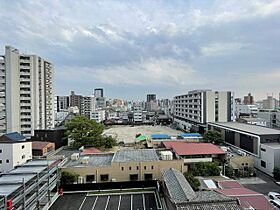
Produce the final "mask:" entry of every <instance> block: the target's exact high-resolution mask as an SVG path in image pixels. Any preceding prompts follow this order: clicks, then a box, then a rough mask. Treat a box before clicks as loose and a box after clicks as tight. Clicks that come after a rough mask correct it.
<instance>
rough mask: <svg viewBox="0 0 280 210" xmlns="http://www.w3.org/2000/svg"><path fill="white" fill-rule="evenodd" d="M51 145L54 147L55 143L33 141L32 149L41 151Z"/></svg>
mask: <svg viewBox="0 0 280 210" xmlns="http://www.w3.org/2000/svg"><path fill="white" fill-rule="evenodd" d="M49 144H53V145H54V143H52V142H48V141H32V149H35V150H41V149H43V148H44V147H46V146H47V145H49Z"/></svg>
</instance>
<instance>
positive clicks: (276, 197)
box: [268, 192, 280, 200]
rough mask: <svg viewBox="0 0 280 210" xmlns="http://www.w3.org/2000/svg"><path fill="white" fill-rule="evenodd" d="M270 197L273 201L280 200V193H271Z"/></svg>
mask: <svg viewBox="0 0 280 210" xmlns="http://www.w3.org/2000/svg"><path fill="white" fill-rule="evenodd" d="M268 197H269V199H271V200H280V193H277V192H269V193H268Z"/></svg>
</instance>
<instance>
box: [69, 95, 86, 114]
mask: <svg viewBox="0 0 280 210" xmlns="http://www.w3.org/2000/svg"><path fill="white" fill-rule="evenodd" d="M70 106H71V107H74V106H76V107H78V109H79V113H80V114H82V109H83V96H82V95H76V94H75V92H74V91H71V94H70Z"/></svg>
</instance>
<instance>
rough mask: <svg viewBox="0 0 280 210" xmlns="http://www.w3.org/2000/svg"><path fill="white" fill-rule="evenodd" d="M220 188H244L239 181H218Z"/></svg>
mask: <svg viewBox="0 0 280 210" xmlns="http://www.w3.org/2000/svg"><path fill="white" fill-rule="evenodd" d="M218 184H219V186H220V188H222V189H231V188H243V186H242V185H241V184H239V183H238V182H237V181H233V180H230V181H220V182H218Z"/></svg>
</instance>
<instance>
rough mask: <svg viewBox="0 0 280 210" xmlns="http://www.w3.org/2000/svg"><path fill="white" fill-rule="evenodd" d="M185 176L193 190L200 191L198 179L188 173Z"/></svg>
mask: <svg viewBox="0 0 280 210" xmlns="http://www.w3.org/2000/svg"><path fill="white" fill-rule="evenodd" d="M184 176H185V178H186V180H187V181H188V182H189V184H190V185H191V187H192V188H193V190H194V191H198V190H199V186H200V182H199V180H198V179H197V178H195V177H194V176H193V175H192V173H189V172H186V173H184Z"/></svg>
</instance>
